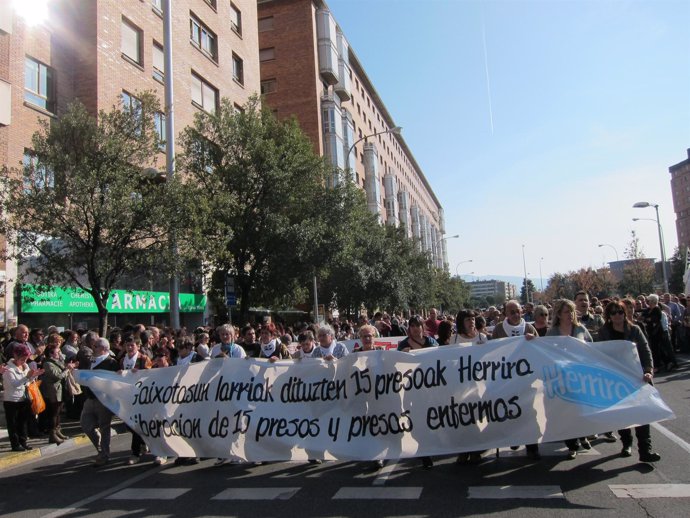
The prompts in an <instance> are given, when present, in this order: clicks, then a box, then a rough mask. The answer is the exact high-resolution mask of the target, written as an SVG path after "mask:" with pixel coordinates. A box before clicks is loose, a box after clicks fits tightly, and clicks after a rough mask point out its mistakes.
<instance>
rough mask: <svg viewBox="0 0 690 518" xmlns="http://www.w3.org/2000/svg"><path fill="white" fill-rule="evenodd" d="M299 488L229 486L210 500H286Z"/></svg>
mask: <svg viewBox="0 0 690 518" xmlns="http://www.w3.org/2000/svg"><path fill="white" fill-rule="evenodd" d="M299 490H300V488H299V487H231V488H228V489H226V490H224V491H221V492H220V493H218V494H217V495H216V496H214V497H213V498H211V500H288V499H290V498H292V497H293V496H295V494H296V493H297V491H299Z"/></svg>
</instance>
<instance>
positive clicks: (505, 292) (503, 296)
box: [469, 279, 516, 303]
mask: <svg viewBox="0 0 690 518" xmlns="http://www.w3.org/2000/svg"><path fill="white" fill-rule="evenodd" d="M469 285H470V297H471V298H473V299H475V298H476V299H485V298H486V297H493V298H494V299H496V303H501V302H504V301H506V300H510V299H514V298H515V295H516V288H515V285H514V284H511V283H510V282H504V281H497V280H494V279H491V280H488V281H472V282H470V283H469Z"/></svg>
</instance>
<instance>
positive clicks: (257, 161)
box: [180, 97, 331, 320]
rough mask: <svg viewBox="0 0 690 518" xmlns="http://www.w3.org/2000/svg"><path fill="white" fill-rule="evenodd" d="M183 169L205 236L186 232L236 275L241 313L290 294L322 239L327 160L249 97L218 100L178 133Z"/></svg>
mask: <svg viewBox="0 0 690 518" xmlns="http://www.w3.org/2000/svg"><path fill="white" fill-rule="evenodd" d="M181 145H182V147H183V149H184V155H183V156H182V157H181V158H180V164H181V168H182V169H183V170H185V171H186V172H187V173H188V177H189V180H190V184H191V185H192V188H193V190H194V191H195V192H196V195H195V202H196V205H197V206H196V209H197V214H199V217H200V219H201V220H202V221H203V225H202V228H203V235H202V234H200V233H197V234H194V235H191V236H189V237H190V240H191V241H192V242H194V243H195V247H196V248H197V250H198V252H199V254H201V255H202V256H203V257H204V258H205V259H206V261H208V263H210V265H211V266H212V267H214V268H215V269H218V270H220V271H222V272H229V274H230V275H232V276H234V277H235V286H236V289H237V290H238V292H239V296H240V314H241V318H243V319H245V320H246V319H247V317H248V313H249V307H250V305H251V304H252V302H259V303H262V302H263V303H269V304H270V303H272V302H275V301H276V300H279V299H280V298H281V297H282V296H284V295H285V294H287V293H296V292H297V291H298V290H299V289H300V288H301V287H302V286H305V285H308V280H309V279H310V278H311V276H312V275H313V274H314V270H315V267H316V257H318V255H319V253H320V252H321V251H320V250H319V244H320V243H321V237H322V235H323V234H324V232H326V231H327V230H328V229H327V228H325V225H324V224H323V222H322V221H321V220H320V219H319V218H318V215H319V214H321V215H323V214H324V213H326V212H328V211H330V210H331V205H329V203H328V202H327V201H326V202H325V201H324V200H325V199H324V196H325V195H326V193H325V187H324V185H325V165H324V162H323V160H322V159H321V158H320V157H318V156H316V155H315V154H314V152H313V149H312V145H311V143H310V141H309V140H308V139H307V137H306V136H305V135H304V134H303V133H302V131H301V130H300V129H299V127H298V125H297V122H296V121H295V120H289V121H286V122H280V121H278V120H277V119H276V118H275V116H274V115H273V113H272V112H271V111H270V110H269V109H267V108H264V109H262V107H261V103H260V100H259V99H258V98H257V97H254V98H252V99H251V100H250V101H249V102H248V103H247V104H246V105H245V106H244V107H243V109H242V110H237V109H235V107H234V106H233V104H232V102H230V101H229V100H228V99H223V100H222V102H221V105H220V107H219V109H218V110H217V112H216V113H215V114H210V113H206V112H201V113H200V114H198V115H197V117H196V120H195V123H194V125H193V126H191V127H189V128H187V129H186V130H185V131H184V133H183V136H182V138H181Z"/></svg>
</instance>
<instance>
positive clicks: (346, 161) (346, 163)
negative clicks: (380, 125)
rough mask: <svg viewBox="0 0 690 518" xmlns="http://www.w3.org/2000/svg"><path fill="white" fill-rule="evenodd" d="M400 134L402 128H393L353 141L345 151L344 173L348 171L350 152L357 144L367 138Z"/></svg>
mask: <svg viewBox="0 0 690 518" xmlns="http://www.w3.org/2000/svg"><path fill="white" fill-rule="evenodd" d="M401 132H402V126H394V127H392V128H390V129H387V130H384V131H377V132H375V133H372V134H371V135H364V136H363V137H360V138H358V139H357V140H355V141H354V143H353V144H352V145H351V146H350V149H348V150H347V155H345V170H346V171H349V170H350V154H351V153H352V150H353V149H354V148H355V146H356V145H357V144H359V143H360V142H362V141H363V140H367V139H368V138H371V137H376V136H378V135H383V134H385V133H393V134H394V135H400V133H401Z"/></svg>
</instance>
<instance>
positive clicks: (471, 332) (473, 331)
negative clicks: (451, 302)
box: [451, 309, 488, 345]
mask: <svg viewBox="0 0 690 518" xmlns="http://www.w3.org/2000/svg"><path fill="white" fill-rule="evenodd" d="M476 317H477V313H476V312H475V311H473V310H471V309H461V310H460V311H459V312H458V316H457V317H456V319H455V326H456V331H455V336H454V337H453V341H452V342H451V343H454V344H463V345H482V344H485V343H486V342H487V341H488V338H487V337H486V335H485V334H483V333H480V332H479V331H477V326H476V322H475V319H476Z"/></svg>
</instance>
